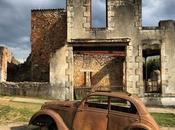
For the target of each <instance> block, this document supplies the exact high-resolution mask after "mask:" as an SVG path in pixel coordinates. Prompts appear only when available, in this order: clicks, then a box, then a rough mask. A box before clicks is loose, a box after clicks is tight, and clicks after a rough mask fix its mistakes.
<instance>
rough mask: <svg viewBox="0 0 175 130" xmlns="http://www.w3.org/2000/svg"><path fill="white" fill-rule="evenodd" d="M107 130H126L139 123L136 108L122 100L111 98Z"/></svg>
mask: <svg viewBox="0 0 175 130" xmlns="http://www.w3.org/2000/svg"><path fill="white" fill-rule="evenodd" d="M108 117H109V120H108V130H127V128H128V127H129V126H130V125H131V124H132V123H134V122H138V121H139V116H138V114H137V109H136V107H135V106H134V105H133V104H132V103H131V102H130V101H127V100H125V99H122V98H117V97H111V98H110V108H109V114H108Z"/></svg>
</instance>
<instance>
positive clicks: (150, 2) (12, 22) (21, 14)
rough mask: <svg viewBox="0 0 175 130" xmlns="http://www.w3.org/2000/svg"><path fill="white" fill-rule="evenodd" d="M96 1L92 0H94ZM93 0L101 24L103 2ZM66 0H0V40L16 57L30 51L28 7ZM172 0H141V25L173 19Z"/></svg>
mask: <svg viewBox="0 0 175 130" xmlns="http://www.w3.org/2000/svg"><path fill="white" fill-rule="evenodd" d="M94 1H96V0H94ZM105 1H106V0H99V1H96V3H95V4H96V6H95V7H94V10H95V11H94V16H93V21H94V26H103V25H105V20H104V18H105V17H106V16H105V15H106V14H105V13H100V12H103V11H105V7H104V2H105ZM65 6H66V0H0V44H1V45H6V46H8V47H10V48H11V50H12V51H13V53H14V54H15V56H16V57H18V58H19V59H22V60H23V59H25V58H26V57H27V56H28V55H29V53H30V49H31V48H30V47H31V44H30V32H31V30H30V28H31V18H30V16H31V9H40V8H43V9H46V8H65ZM174 7H175V0H143V25H144V26H146V25H148V26H152V25H157V24H158V21H159V20H162V19H175V9H174Z"/></svg>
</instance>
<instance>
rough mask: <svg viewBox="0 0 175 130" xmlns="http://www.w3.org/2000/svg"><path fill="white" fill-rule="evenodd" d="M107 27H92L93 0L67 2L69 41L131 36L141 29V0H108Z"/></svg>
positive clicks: (71, 0)
mask: <svg viewBox="0 0 175 130" xmlns="http://www.w3.org/2000/svg"><path fill="white" fill-rule="evenodd" d="M107 2H108V3H107V6H108V7H107V9H108V12H107V18H106V19H107V25H108V26H107V27H106V28H100V29H99V28H97V29H96V28H92V26H91V25H92V24H91V23H92V21H91V20H92V16H91V0H69V1H68V2H67V22H68V23H67V24H68V37H67V39H68V42H71V40H72V39H114V38H121V37H125V38H130V37H131V36H132V34H133V33H135V32H136V29H141V23H142V22H141V8H142V4H141V0H135V1H134V0H107Z"/></svg>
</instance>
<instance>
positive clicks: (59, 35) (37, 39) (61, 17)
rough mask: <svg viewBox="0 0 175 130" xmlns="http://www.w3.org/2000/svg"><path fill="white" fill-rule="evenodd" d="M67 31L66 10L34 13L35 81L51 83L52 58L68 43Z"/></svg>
mask: <svg viewBox="0 0 175 130" xmlns="http://www.w3.org/2000/svg"><path fill="white" fill-rule="evenodd" d="M66 30H67V17H66V12H65V10H62V9H58V10H57V9H55V10H33V11H32V36H31V39H32V68H31V69H32V80H33V81H49V64H50V62H49V60H50V56H51V55H52V54H53V53H55V52H56V50H57V49H59V48H60V47H62V46H64V44H65V43H66V37H67V31H66Z"/></svg>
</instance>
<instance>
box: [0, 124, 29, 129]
mask: <svg viewBox="0 0 175 130" xmlns="http://www.w3.org/2000/svg"><path fill="white" fill-rule="evenodd" d="M0 130H29V129H28V128H27V123H11V124H7V125H1V126H0Z"/></svg>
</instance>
